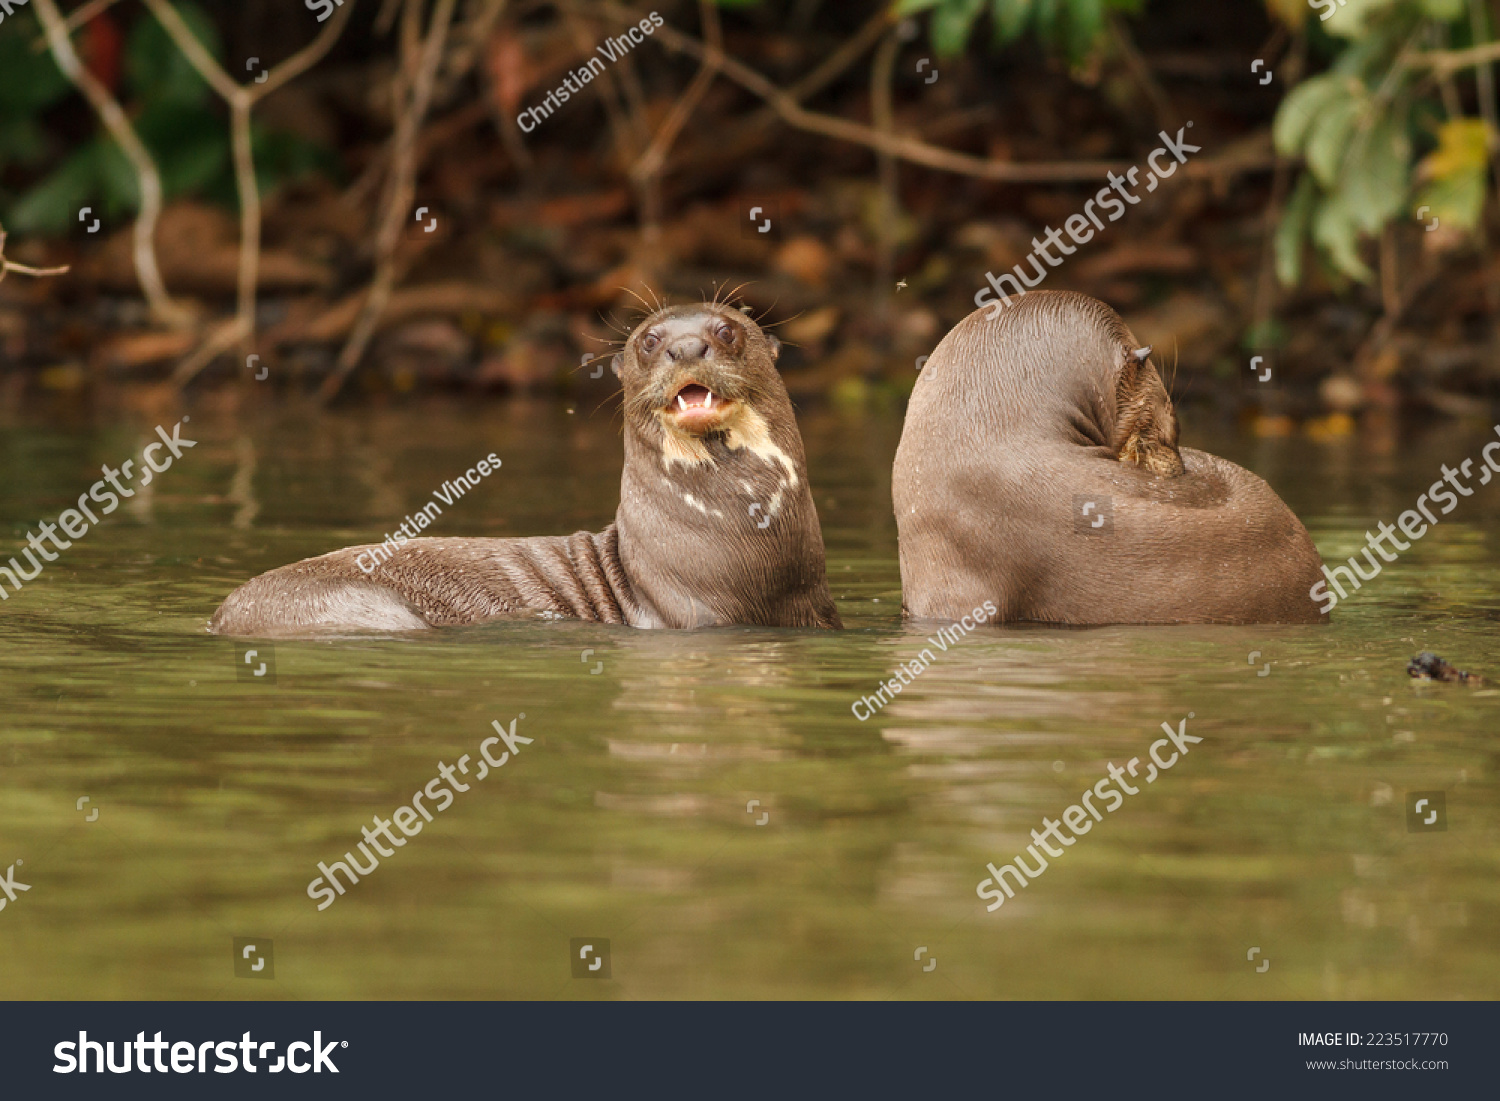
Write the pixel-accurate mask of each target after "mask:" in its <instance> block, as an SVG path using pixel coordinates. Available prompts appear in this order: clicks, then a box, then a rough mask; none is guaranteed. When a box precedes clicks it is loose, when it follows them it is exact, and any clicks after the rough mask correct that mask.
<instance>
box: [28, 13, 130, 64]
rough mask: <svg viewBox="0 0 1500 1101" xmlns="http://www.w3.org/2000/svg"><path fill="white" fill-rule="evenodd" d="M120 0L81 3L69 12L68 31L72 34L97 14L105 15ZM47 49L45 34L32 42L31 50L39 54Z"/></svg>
mask: <svg viewBox="0 0 1500 1101" xmlns="http://www.w3.org/2000/svg"><path fill="white" fill-rule="evenodd" d="M117 2H118V0H89V2H88V3H87V4H83V5H80V6H79V7H78V9H77V10H76V11H74V12H72V13H70V14H69V16H68V18H67V20H66V22H67V26H68V33H69V34H72V33H73V32H74V31H76V30H77V29H78V28H79V27H81V26H83V25H84V24H85V23H87V22H88V21H89V20H90V19H93V18H94V17H95V16H96V15H103V14H104V13H105V12H106V11H108V10H109V9H110V8H112V7H114V6H115V4H116V3H117ZM46 49H47V36H46V35H45V34H44V35H42V36H41V37H40V38H38V39H37V40H36V41H35V42H33V43H32V44H31V52H32V53H34V54H39V53H43V52H45V51H46Z"/></svg>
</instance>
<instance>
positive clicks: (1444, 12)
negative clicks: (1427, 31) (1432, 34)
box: [1418, 0, 1464, 23]
mask: <svg viewBox="0 0 1500 1101" xmlns="http://www.w3.org/2000/svg"><path fill="white" fill-rule="evenodd" d="M1418 6H1419V7H1420V8H1421V9H1422V14H1423V15H1425V16H1427V18H1429V19H1436V20H1437V21H1438V22H1440V23H1451V22H1453V21H1454V20H1455V19H1458V18H1460V17H1462V15H1463V14H1464V0H1421V2H1420V4H1419V5H1418Z"/></svg>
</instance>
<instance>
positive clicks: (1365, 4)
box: [1323, 0, 1400, 38]
mask: <svg viewBox="0 0 1500 1101" xmlns="http://www.w3.org/2000/svg"><path fill="white" fill-rule="evenodd" d="M1399 6H1400V4H1399V0H1341V2H1340V3H1339V5H1338V8H1337V9H1336V10H1335V11H1334V13H1333V14H1332V15H1331V16H1329V17H1328V19H1327V20H1326V21H1323V29H1324V30H1325V31H1327V32H1328V33H1329V34H1331V35H1335V36H1337V37H1339V38H1359V37H1360V36H1362V35H1364V34H1366V33H1367V32H1368V29H1369V26H1368V25H1369V23H1370V21H1371V20H1372V19H1373V18H1375V17H1377V16H1379V15H1381V14H1382V13H1384V12H1386V11H1389V10H1391V9H1394V8H1398V7H1399Z"/></svg>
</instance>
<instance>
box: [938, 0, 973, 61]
mask: <svg viewBox="0 0 1500 1101" xmlns="http://www.w3.org/2000/svg"><path fill="white" fill-rule="evenodd" d="M983 7H984V0H943V2H942V3H941V4H940V5H939V6H938V7H937V8H936V9H935V10H934V11H933V13H932V29H931V34H932V48H933V49H935V50H936V51H937V52H938V55H939V56H940V57H952V56H953V55H954V54H959V53H962V52H963V50H964V47H965V46H967V45H968V42H969V34H970V32H971V31H972V30H973V29H974V20H976V19H978V18H979V12H980V11H981V9H983Z"/></svg>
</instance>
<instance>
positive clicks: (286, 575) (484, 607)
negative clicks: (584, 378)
mask: <svg viewBox="0 0 1500 1101" xmlns="http://www.w3.org/2000/svg"><path fill="white" fill-rule="evenodd" d="M779 352H780V344H779V342H778V341H777V340H776V338H775V337H774V336H772V335H771V334H769V333H767V332H765V331H763V330H762V329H761V328H760V326H759V325H757V324H756V323H755V322H754V321H753V320H752V319H751V318H749V317H748V316H746V315H745V314H743V313H741V312H740V311H739V310H736V309H733V308H730V307H728V306H721V305H717V304H716V305H708V304H702V305H692V306H673V307H668V308H665V309H660V310H657V311H656V312H655V313H653V314H651V315H650V316H649V317H647V318H646V319H645V320H644V321H642V322H641V323H640V324H639V325H638V326H636V328H635V330H634V331H633V332H632V333H631V334H630V337H629V338H628V339H627V340H626V342H625V345H624V348H623V350H622V351H621V352H620V353H619V354H617V355H616V356H615V357H614V360H613V363H612V366H613V369H614V373H615V375H616V376H617V377H618V378H619V379H620V382H621V385H622V387H623V391H624V412H625V426H624V435H625V468H624V472H623V474H622V475H621V479H620V505H619V509H618V511H617V512H616V514H615V520H614V522H613V523H612V524H610V525H609V526H608V527H606V528H605V529H604V530H603V531H602V532H598V533H594V532H577V533H575V534H573V535H567V536H562V535H550V536H536V537H533V538H527V539H477V538H476V539H467V538H449V539H433V538H420V539H411V540H409V541H407V542H405V543H403V544H401V545H400V546H399V547H397V548H396V549H395V550H394V551H391V550H390V548H389V547H383V548H382V550H381V553H380V555H379V556H378V558H379V559H380V560H383V561H382V564H381V565H380V566H379V568H377V569H375V570H374V571H372V572H370V573H368V574H367V573H366V572H365V570H364V569H362V568H361V564H360V561H359V560H360V558H361V556H362V555H367V554H369V553H371V552H373V551H374V549H375V547H374V546H369V545H366V546H358V547H348V548H345V549H344V550H338V551H333V552H332V553H330V554H325V555H322V556H321V557H318V558H309V559H306V560H305V561H302V562H297V563H295V564H293V565H289V566H282V567H281V568H280V569H275V570H271V571H270V572H269V573H264V574H261V575H260V576H259V577H256V578H254V579H252V580H250V581H247V582H246V583H245V584H243V585H241V586H240V587H239V588H238V589H236V590H235V591H234V592H232V593H230V594H229V596H228V598H226V599H225V601H224V603H223V604H222V605H220V607H219V610H218V611H217V612H215V613H214V616H213V619H212V620H211V621H210V623H209V630H210V631H212V632H214V633H216V634H224V635H262V636H264V635H276V634H295V633H299V632H308V631H317V630H348V629H359V630H412V629H419V628H425V627H438V626H449V625H455V624H465V623H477V622H480V621H482V620H487V619H494V618H497V617H502V616H518V615H519V616H526V615H551V616H555V617H571V618H577V619H586V620H594V621H598V622H603V623H620V624H627V625H629V626H632V627H679V628H685V627H708V626H715V625H729V624H747V625H759V626H767V627H829V628H838V627H841V626H842V624H841V622H840V621H839V616H838V612H837V611H836V610H835V608H834V604H833V598H832V596H831V595H830V593H829V591H828V581H827V577H826V574H825V568H824V560H823V536H822V531H821V529H820V528H819V525H818V515H817V512H816V510H815V509H814V507H813V500H812V493H811V490H810V488H809V486H808V481H807V464H806V460H805V458H804V455H803V450H802V437H801V434H800V433H799V432H798V431H797V423H796V421H795V419H794V418H793V415H792V404H791V400H790V399H789V398H788V397H787V393H786V388H785V387H784V386H783V385H782V382H781V377H780V376H779V375H778V374H777V372H776V366H775V363H776V358H777V356H778V354H779ZM388 552H389V553H388ZM369 561H371V559H370V558H366V559H365V562H366V563H368V562H369Z"/></svg>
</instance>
